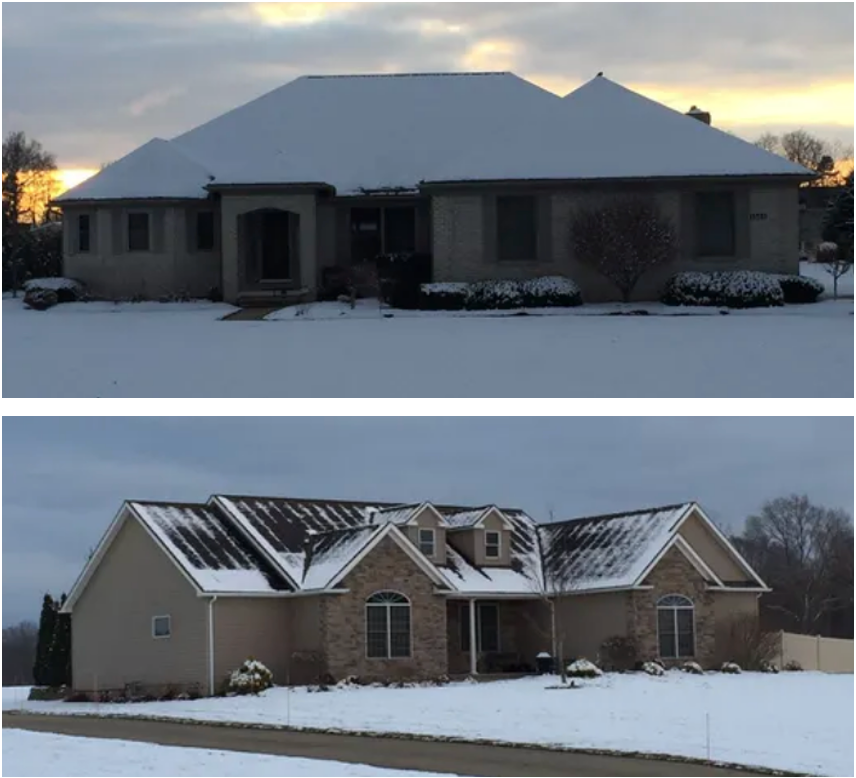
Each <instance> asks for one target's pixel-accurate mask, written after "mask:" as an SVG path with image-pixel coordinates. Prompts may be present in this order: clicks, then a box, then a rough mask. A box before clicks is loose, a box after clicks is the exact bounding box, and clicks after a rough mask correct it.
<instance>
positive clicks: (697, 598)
mask: <svg viewBox="0 0 856 778" xmlns="http://www.w3.org/2000/svg"><path fill="white" fill-rule="evenodd" d="M645 584H647V585H651V586H653V587H654V588H653V589H650V590H647V591H634V592H629V593H628V598H627V632H628V634H629V635H635V636H636V642H637V646H638V651H639V657H640V659H649V658H654V657H657V656H658V654H659V649H658V645H657V600H658V599H660V597H663V596H664V595H667V594H682V595H684V596H685V597H689V598H690V599H691V600H692V601H693V604H694V605H695V640H696V654H695V660H696V661H697V662H699V663H700V664H701V665H702V666H706V665H710V664H712V663H713V662H714V661H715V658H716V618H715V613H714V594H713V592H709V591H706V589H705V582H704V579H703V578H702V577H701V576H700V575H699V573H698V571H697V570H696V569H695V568H694V567H693V566H692V565H691V564H690V562H689V561H688V560H687V558H686V557H685V556H684V555H683V554H682V553H681V552H680V551H678V550H677V549H675V548H671V549H670V550H669V551H668V552H667V553H666V555H665V556H664V557H663V558H662V559H661V560H660V562H659V564H658V565H657V566H656V567H655V568H654V570H652V571H651V574H650V575H649V576H648V578H647V579H646V580H645ZM672 661H673V662H674V661H675V660H672ZM680 661H684V660H677V662H676V663H679V662H680Z"/></svg>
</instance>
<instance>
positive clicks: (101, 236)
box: [56, 73, 813, 304]
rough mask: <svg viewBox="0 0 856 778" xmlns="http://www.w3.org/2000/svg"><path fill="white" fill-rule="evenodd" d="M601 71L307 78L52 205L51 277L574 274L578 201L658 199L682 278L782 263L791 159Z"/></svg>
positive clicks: (306, 281) (793, 171) (184, 290)
mask: <svg viewBox="0 0 856 778" xmlns="http://www.w3.org/2000/svg"><path fill="white" fill-rule="evenodd" d="M709 121H710V115H709V114H707V113H704V112H702V111H699V110H698V109H693V110H692V111H691V112H690V114H688V115H684V114H681V113H679V112H676V111H673V110H671V109H669V108H667V107H665V106H663V105H660V104H659V103H656V102H653V101H652V100H649V99H647V98H645V97H643V96H642V95H639V94H636V93H635V92H632V91H630V90H629V89H626V88H624V87H623V86H620V85H619V84H617V83H614V82H612V81H610V80H609V79H607V78H605V77H603V76H598V77H596V78H594V79H593V80H591V81H589V82H588V83H586V84H584V85H583V86H581V87H580V88H579V89H577V90H575V91H574V92H571V93H570V94H569V95H567V96H566V97H564V98H561V97H559V96H557V95H555V94H552V93H551V92H548V91H546V90H544V89H542V88H541V87H538V86H536V85H535V84H532V83H530V82H528V81H526V80H524V79H522V78H519V77H518V76H515V75H514V74H512V73H465V74H438V73H425V74H396V75H377V76H304V77H302V78H298V79H296V80H295V81H292V82H290V83H288V84H286V85H284V86H282V87H280V88H279V89H276V90H274V91H272V92H270V93H268V94H266V95H263V96H262V97H259V98H258V99H256V100H253V101H252V102H250V103H247V104H246V105H243V106H241V107H239V108H236V109H234V110H232V111H230V112H228V113H226V114H224V115H223V116H220V117H218V118H215V119H213V120H211V121H208V122H206V123H205V124H202V125H201V126H199V127H197V128H195V129H192V130H190V131H188V132H186V133H183V134H182V135H179V136H178V137H176V138H173V139H171V140H163V139H160V138H156V139H154V140H151V141H149V142H148V143H146V144H145V145H143V146H141V147H140V148H138V149H136V150H135V151H132V152H131V153H130V154H128V155H127V156H126V157H123V158H122V159H119V160H117V161H116V162H114V163H113V164H111V165H109V166H107V167H106V168H105V169H104V170H102V171H101V172H100V173H98V175H96V176H95V177H93V178H91V179H89V180H88V181H85V182H84V183H82V184H80V185H79V186H77V187H75V188H74V189H71V190H70V191H68V192H66V193H64V194H63V195H61V196H60V197H58V198H57V200H56V204H57V205H58V206H60V207H61V208H62V210H63V214H64V219H63V223H64V225H65V245H64V257H65V268H64V273H65V274H66V275H67V276H71V277H74V278H77V279H79V280H81V281H83V282H84V283H86V284H87V285H88V286H89V287H90V289H91V291H92V292H93V293H94V294H96V295H99V296H104V297H108V298H121V297H148V298H159V297H162V296H168V295H180V294H181V295H184V294H186V295H191V296H204V295H207V294H209V292H217V293H219V294H222V295H223V297H224V299H225V300H226V301H228V302H231V303H237V304H253V303H262V304H279V303H284V302H287V301H288V300H290V299H295V298H300V299H306V298H307V297H312V296H313V295H314V294H315V293H317V291H318V289H319V285H320V284H321V283H322V280H323V278H324V277H325V271H326V270H327V269H328V268H353V267H355V266H360V265H364V264H365V263H371V262H373V260H374V259H375V257H376V256H377V255H378V254H381V253H406V252H419V253H424V254H428V255H430V256H431V258H432V263H433V264H432V277H433V280H434V281H474V280H485V279H520V278H530V277H537V276H546V275H564V276H567V277H570V278H573V279H574V280H575V281H576V282H577V283H578V284H579V285H580V287H581V289H582V291H583V295H584V297H586V298H587V299H589V300H609V299H617V298H616V291H615V289H614V288H613V287H612V285H611V284H610V283H609V282H607V281H606V280H605V279H603V278H602V277H600V276H599V275H597V274H596V273H595V272H594V271H592V270H591V269H590V268H588V267H585V266H583V265H582V264H581V263H579V262H578V261H576V260H575V257H574V255H573V251H572V248H571V245H570V244H571V239H570V229H571V221H572V218H573V214H574V211H575V209H577V208H578V207H579V206H581V205H585V204H587V203H592V202H596V201H597V198H603V197H609V196H610V195H614V194H617V193H624V194H626V193H629V192H633V193H637V194H642V195H644V196H648V197H651V198H654V199H655V200H656V201H657V203H658V204H659V206H660V208H661V211H662V212H663V213H664V214H666V215H668V216H669V217H670V218H671V220H672V221H673V223H674V225H675V228H676V231H677V233H678V235H679V251H678V257H677V259H676V260H675V262H674V263H673V266H672V267H669V268H665V269H662V270H660V271H658V272H656V273H652V274H650V275H649V276H648V277H646V278H644V279H643V281H642V283H641V284H640V285H639V286H638V288H637V292H636V294H637V296H638V297H639V298H640V299H650V298H653V297H656V296H658V294H659V292H660V290H661V288H662V285H663V283H664V281H665V279H666V278H668V276H669V275H671V274H672V273H674V272H676V271H678V270H688V269H696V270H710V269H753V270H769V271H776V272H797V270H798V250H799V234H798V223H799V219H798V215H799V210H798V208H799V206H798V194H797V192H798V188H799V185H800V183H802V182H804V181H806V180H808V179H810V178H812V175H813V174H811V173H810V172H809V171H807V170H806V169H805V168H802V167H800V166H799V165H795V164H793V163H791V162H789V161H788V160H786V159H783V158H781V157H778V156H776V155H774V154H771V153H769V152H767V151H764V150H762V149H760V148H757V147H756V146H754V145H752V144H750V143H746V142H745V141H742V140H740V139H739V138H737V137H735V136H733V135H730V134H728V133H726V132H722V131H720V130H718V129H715V128H713V127H711V126H709Z"/></svg>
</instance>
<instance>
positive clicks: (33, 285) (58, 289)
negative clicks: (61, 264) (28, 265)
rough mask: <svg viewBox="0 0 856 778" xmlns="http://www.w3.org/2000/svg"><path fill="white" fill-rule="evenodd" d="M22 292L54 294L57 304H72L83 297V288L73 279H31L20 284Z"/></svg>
mask: <svg viewBox="0 0 856 778" xmlns="http://www.w3.org/2000/svg"><path fill="white" fill-rule="evenodd" d="M21 289H23V290H24V292H36V291H51V292H55V293H56V296H57V300H58V302H61V303H73V302H74V301H75V300H80V299H81V298H82V297H83V296H84V292H85V291H86V290H85V287H84V286H83V284H81V283H80V281H75V280H74V279H73V278H31V279H30V280H29V281H24V283H23V284H21Z"/></svg>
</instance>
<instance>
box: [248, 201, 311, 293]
mask: <svg viewBox="0 0 856 778" xmlns="http://www.w3.org/2000/svg"><path fill="white" fill-rule="evenodd" d="M238 241H239V252H240V255H241V258H242V260H243V261H242V265H243V268H244V284H245V286H249V287H252V286H256V285H259V286H277V287H284V288H288V287H292V286H295V285H297V284H298V283H299V279H300V214H298V213H294V212H293V211H286V210H282V209H279V208H259V209H257V210H255V211H248V212H247V213H243V214H241V215H240V216H239V217H238Z"/></svg>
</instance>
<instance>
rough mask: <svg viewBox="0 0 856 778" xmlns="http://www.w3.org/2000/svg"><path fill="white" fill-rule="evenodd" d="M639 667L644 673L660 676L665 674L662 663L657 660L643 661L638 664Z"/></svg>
mask: <svg viewBox="0 0 856 778" xmlns="http://www.w3.org/2000/svg"><path fill="white" fill-rule="evenodd" d="M639 669H640V670H641V671H642V672H643V673H645V674H646V675H655V676H660V675H665V674H666V671H665V670H664V669H663V665H661V664H659V663H658V662H643V663H642V664H641V665H640V666H639Z"/></svg>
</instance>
